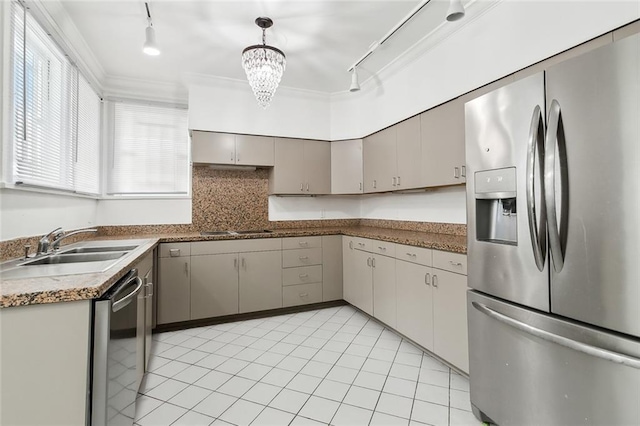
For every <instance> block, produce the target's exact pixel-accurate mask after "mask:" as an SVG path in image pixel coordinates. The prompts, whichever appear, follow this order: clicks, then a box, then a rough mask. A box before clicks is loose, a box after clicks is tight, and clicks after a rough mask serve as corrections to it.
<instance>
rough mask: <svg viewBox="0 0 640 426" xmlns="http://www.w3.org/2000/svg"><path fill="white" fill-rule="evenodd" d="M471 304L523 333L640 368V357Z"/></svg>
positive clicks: (480, 305)
mask: <svg viewBox="0 0 640 426" xmlns="http://www.w3.org/2000/svg"><path fill="white" fill-rule="evenodd" d="M471 305H472V306H473V307H474V308H476V309H477V310H478V311H480V312H482V313H483V314H485V315H487V316H488V317H490V318H493V319H495V320H496V321H499V322H501V323H503V324H506V325H508V326H510V327H513V328H515V329H517V330H520V331H522V332H524V333H528V334H531V335H532V336H535V337H538V338H540V339H543V340H546V341H548V342H551V343H555V344H557V345H560V346H564V347H565V348H569V349H572V350H574V351H577V352H581V353H583V354H587V355H590V356H594V357H597V358H602V359H604V360H606V361H610V362H614V363H617V364H622V365H625V366H627V367H633V368H637V369H640V359H638V358H634V357H631V356H628V355H622V354H619V353H617V352H612V351H609V350H606V349H602V348H599V347H597V346H592V345H588V344H586V343H582V342H578V341H577V340H573V339H568V338H566V337H563V336H560V335H557V334H554V333H550V332H548V331H545V330H542V329H540V328H537V327H533V326H531V325H529V324H525V323H523V322H521V321H518V320H516V319H513V318H511V317H509V316H507V315H504V314H501V313H500V312H496V311H494V310H493V309H491V308H489V307H488V306H486V305H484V304H482V303H478V302H471Z"/></svg>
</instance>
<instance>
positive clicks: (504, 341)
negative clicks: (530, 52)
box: [465, 35, 640, 426]
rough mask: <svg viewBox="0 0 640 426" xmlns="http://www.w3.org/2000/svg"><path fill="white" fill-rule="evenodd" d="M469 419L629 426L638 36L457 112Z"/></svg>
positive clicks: (635, 321) (634, 351)
mask: <svg viewBox="0 0 640 426" xmlns="http://www.w3.org/2000/svg"><path fill="white" fill-rule="evenodd" d="M465 122H466V124H465V127H466V163H467V173H468V174H467V176H470V178H468V181H467V219H468V221H467V223H468V279H469V281H468V282H469V287H471V288H472V290H470V291H469V293H468V323H469V355H470V373H469V374H470V384H471V403H472V406H473V410H474V414H475V415H476V417H478V418H480V419H482V420H484V421H487V420H491V421H492V422H494V423H497V424H499V425H519V426H520V425H527V424H530V425H583V424H584V425H614V424H619V425H632V424H633V425H638V424H640V35H635V36H631V37H627V38H625V39H622V40H620V41H617V42H615V43H613V44H609V45H607V46H604V47H601V48H599V49H596V50H593V51H591V52H589V53H586V54H583V55H581V56H578V57H575V58H572V59H569V60H567V61H565V62H562V63H560V64H558V65H555V66H552V67H550V68H548V69H547V70H545V71H544V72H541V73H539V74H536V75H532V76H530V77H528V78H525V79H522V80H520V81H517V82H515V83H512V84H510V85H509V86H505V87H503V88H500V89H498V90H496V91H494V92H491V93H488V94H486V95H484V96H482V97H480V98H477V99H475V100H473V101H471V102H469V103H467V104H466V105H465Z"/></svg>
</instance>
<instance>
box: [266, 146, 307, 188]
mask: <svg viewBox="0 0 640 426" xmlns="http://www.w3.org/2000/svg"><path fill="white" fill-rule="evenodd" d="M304 142H305V141H304V140H301V139H284V138H276V139H275V159H274V166H273V169H271V172H270V175H269V193H271V194H304V193H305V191H304V189H305V187H304V184H305V176H306V175H305V170H304V167H305V163H304Z"/></svg>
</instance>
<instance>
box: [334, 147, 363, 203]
mask: <svg viewBox="0 0 640 426" xmlns="http://www.w3.org/2000/svg"><path fill="white" fill-rule="evenodd" d="M331 193H332V194H362V139H352V140H348V141H337V142H331Z"/></svg>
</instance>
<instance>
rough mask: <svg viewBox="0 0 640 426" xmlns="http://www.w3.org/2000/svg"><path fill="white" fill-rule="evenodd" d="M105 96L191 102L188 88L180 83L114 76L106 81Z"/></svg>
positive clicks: (178, 102)
mask: <svg viewBox="0 0 640 426" xmlns="http://www.w3.org/2000/svg"><path fill="white" fill-rule="evenodd" d="M104 96H105V97H106V98H131V99H140V100H146V101H155V102H170V103H176V104H185V105H186V104H187V103H188V100H189V95H188V92H187V89H186V87H185V86H184V85H182V84H180V83H170V82H166V81H153V80H146V79H140V78H132V77H123V76H112V75H109V76H107V77H106V78H105V80H104Z"/></svg>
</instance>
